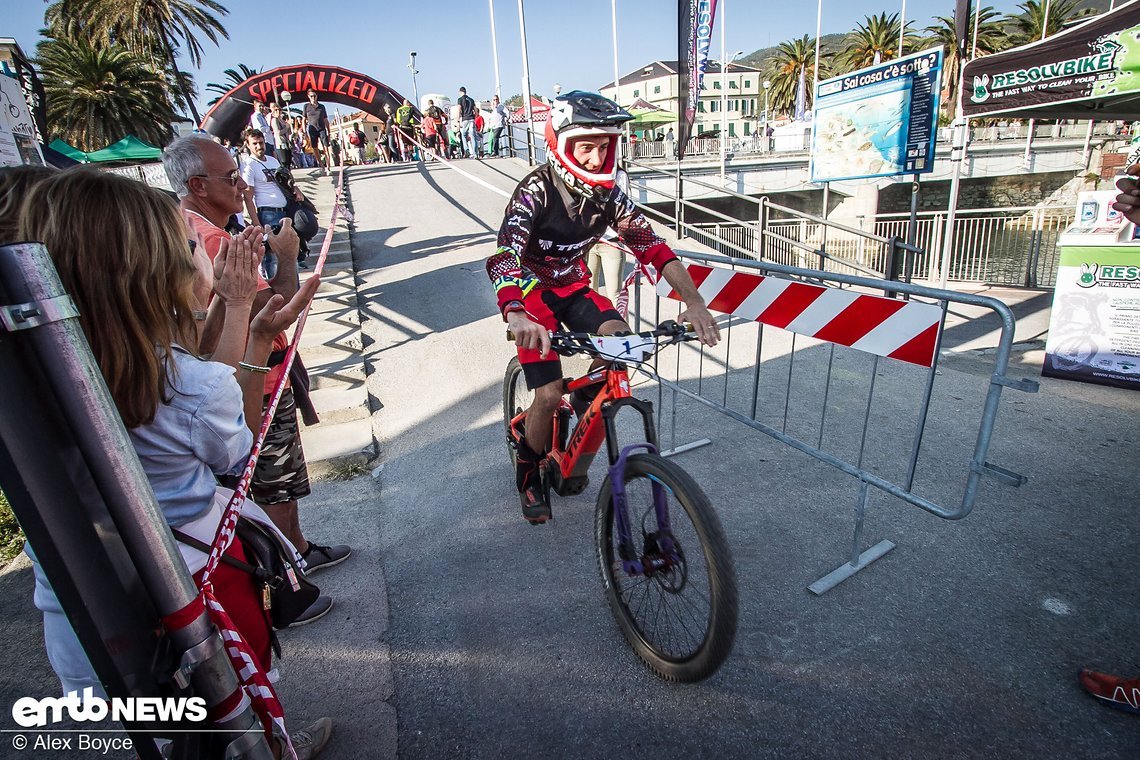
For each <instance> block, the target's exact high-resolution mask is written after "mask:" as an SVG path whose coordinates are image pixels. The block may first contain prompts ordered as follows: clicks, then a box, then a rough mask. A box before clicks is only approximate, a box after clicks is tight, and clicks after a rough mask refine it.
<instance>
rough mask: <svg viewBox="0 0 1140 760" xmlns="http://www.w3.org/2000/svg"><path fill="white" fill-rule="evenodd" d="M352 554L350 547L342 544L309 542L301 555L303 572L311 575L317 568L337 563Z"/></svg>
mask: <svg viewBox="0 0 1140 760" xmlns="http://www.w3.org/2000/svg"><path fill="white" fill-rule="evenodd" d="M351 555H352V549H349V548H348V547H347V546H345V545H344V544H340V545H338V546H321V545H320V544H314V543H313V542H312V541H310V542H309V548H308V549H306V550H305V552H304V554H302V555H301V559H303V560H305V574H306V575H312V574H313V573H315V572H317V571H318V570H324V569H325V568H326V567H332V566H333V565H339V564H340V563H341V562H344V561H345V560H346V559H348V558H349V556H351Z"/></svg>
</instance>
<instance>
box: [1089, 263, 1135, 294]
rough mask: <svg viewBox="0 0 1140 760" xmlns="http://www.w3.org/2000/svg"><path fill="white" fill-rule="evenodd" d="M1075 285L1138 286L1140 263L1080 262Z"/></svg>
mask: <svg viewBox="0 0 1140 760" xmlns="http://www.w3.org/2000/svg"><path fill="white" fill-rule="evenodd" d="M1077 285H1079V286H1081V287H1082V288H1091V287H1094V286H1096V285H1100V286H1101V287H1110V288H1136V287H1140V265H1136V264H1117V265H1107V264H1081V273H1080V274H1079V275H1077Z"/></svg>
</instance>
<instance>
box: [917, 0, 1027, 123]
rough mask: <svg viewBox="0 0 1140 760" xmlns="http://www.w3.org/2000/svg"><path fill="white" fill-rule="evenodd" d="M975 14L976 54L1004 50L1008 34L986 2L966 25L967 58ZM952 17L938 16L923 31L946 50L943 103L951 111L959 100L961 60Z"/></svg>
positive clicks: (971, 43)
mask: <svg viewBox="0 0 1140 760" xmlns="http://www.w3.org/2000/svg"><path fill="white" fill-rule="evenodd" d="M975 15H976V17H977V26H978V36H977V54H978V55H989V54H990V53H996V52H998V51H999V50H1004V49H1005V47H1006V46H1008V45H1009V36H1008V35H1007V34H1006V32H1005V28H1004V25H1003V23H1002V22H1001V21H1000V18H1001V17H1000V14H998V12H997V11H995V10H994V9H993V7H992V6H989V5H987V6H986V7H984V8H980V9H979V10H978V11H977V13H976V14H971V15H970V23H969V24H968V26H967V29H968V30H969V35H970V36H969V40H968V41H967V47H966V54H967V57H969V56H970V55H971V54H972V51H973V45H974V20H975ZM955 18H956V16H951V17H950V18H947V17H945V16H938V17H937V18H936V21H937V22H938V23H937V24H934V25H933V26H928V27H926V32H928V33H929V34H930V42H931V43H933V44H935V45H941V46H942V48H943V51H944V53H945V58H944V64H943V67H942V105H943V106H944V107H946V108H947V110H948V111H949V112H951V113H953V111H954V108H955V104H956V103H957V102H958V85H959V83H960V82H959V80H960V79H961V78H962V61H961V60H960V59H959V57H958V27H957V24H956V23H955Z"/></svg>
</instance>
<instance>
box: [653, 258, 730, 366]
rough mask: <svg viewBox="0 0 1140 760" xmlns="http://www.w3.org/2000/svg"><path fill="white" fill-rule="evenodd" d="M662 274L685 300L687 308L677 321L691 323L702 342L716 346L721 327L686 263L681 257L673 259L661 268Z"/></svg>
mask: <svg viewBox="0 0 1140 760" xmlns="http://www.w3.org/2000/svg"><path fill="white" fill-rule="evenodd" d="M661 276H662V277H664V278H665V282H667V283H669V285H670V286H671V287H672V288H673V290H675V291H677V295H679V296H680V297H681V300H682V301H684V302H685V310H684V311H683V312H681V313H680V314H679V315H678V316H677V321H678V322H689V323H691V324H692V325H693V330H694V331H695V332H696V333H697V337H698V338H700V339H701V343H704V344H705V345H706V346H715V345H716V344H717V342H718V341H719V340H720V328H719V327H717V325H716V320H714V319H713V315H712V314H710V313H709V310H708V308H707V307H706V306H705V299H703V298H701V294H700V293H699V292H697V286H696V284H694V283H693V278H692V277H690V276H689V272H688V270H687V269H685V265H684V264H682V263H681V261H680V259H673V260H672V261H670V262H669V263H668V264H666V265H665V268H664V269H662V270H661Z"/></svg>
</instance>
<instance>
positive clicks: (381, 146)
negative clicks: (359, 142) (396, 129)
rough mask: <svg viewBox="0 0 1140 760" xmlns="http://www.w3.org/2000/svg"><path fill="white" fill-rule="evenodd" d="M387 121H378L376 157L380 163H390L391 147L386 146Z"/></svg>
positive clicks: (388, 127)
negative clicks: (378, 132) (378, 131)
mask: <svg viewBox="0 0 1140 760" xmlns="http://www.w3.org/2000/svg"><path fill="white" fill-rule="evenodd" d="M389 129H391V127H390V126H389V125H388V122H386V121H382V122H380V134H378V135H376V159H377V160H378V161H379V162H380V163H382V164H390V163H392V149H391V148H389V147H388V130H389Z"/></svg>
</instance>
